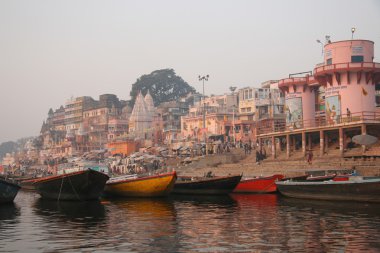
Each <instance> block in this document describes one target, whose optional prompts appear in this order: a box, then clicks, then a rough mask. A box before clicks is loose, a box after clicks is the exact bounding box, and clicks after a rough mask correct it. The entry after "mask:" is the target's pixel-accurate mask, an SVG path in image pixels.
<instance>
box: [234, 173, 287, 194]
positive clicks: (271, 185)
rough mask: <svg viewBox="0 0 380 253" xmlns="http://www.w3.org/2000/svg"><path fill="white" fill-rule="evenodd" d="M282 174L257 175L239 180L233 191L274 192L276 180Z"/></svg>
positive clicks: (279, 178)
mask: <svg viewBox="0 0 380 253" xmlns="http://www.w3.org/2000/svg"><path fill="white" fill-rule="evenodd" d="M283 178H284V176H283V175H273V176H270V177H258V178H252V179H246V180H242V181H240V183H239V184H238V185H237V186H236V188H235V189H234V191H233V192H234V193H274V192H276V191H277V187H276V181H278V180H281V179H283Z"/></svg>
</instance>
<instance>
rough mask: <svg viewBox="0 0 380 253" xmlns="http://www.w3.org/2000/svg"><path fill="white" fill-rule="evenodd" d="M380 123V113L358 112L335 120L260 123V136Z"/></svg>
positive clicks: (337, 117) (316, 118)
mask: <svg viewBox="0 0 380 253" xmlns="http://www.w3.org/2000/svg"><path fill="white" fill-rule="evenodd" d="M369 122H371V123H372V122H376V123H377V122H378V123H380V113H379V112H365V111H363V112H357V113H351V114H341V115H337V116H336V117H334V118H329V117H327V116H320V117H315V118H314V119H312V120H300V121H294V122H291V123H290V122H285V121H274V122H258V123H257V133H258V134H270V133H280V132H285V131H297V130H302V129H309V128H321V127H334V126H344V125H350V124H355V123H369Z"/></svg>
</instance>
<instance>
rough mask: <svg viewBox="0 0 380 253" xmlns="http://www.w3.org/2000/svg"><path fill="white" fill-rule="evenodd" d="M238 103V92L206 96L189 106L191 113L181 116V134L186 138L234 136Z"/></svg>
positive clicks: (201, 138)
mask: <svg viewBox="0 0 380 253" xmlns="http://www.w3.org/2000/svg"><path fill="white" fill-rule="evenodd" d="M237 105H238V96H237V94H224V95H220V96H210V97H205V98H204V99H203V100H202V101H200V102H198V103H195V104H194V106H192V107H190V108H189V114H188V115H187V116H182V117H181V134H182V136H183V138H186V139H196V140H204V139H205V138H206V137H207V136H213V135H221V136H224V137H228V136H232V135H231V134H232V131H231V126H232V123H231V122H232V121H233V117H234V110H235V108H237Z"/></svg>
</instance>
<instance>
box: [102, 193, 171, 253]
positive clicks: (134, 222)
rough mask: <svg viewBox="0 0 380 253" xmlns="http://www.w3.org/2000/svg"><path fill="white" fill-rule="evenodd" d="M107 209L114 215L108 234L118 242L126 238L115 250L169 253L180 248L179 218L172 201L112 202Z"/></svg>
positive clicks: (110, 220) (160, 199)
mask: <svg viewBox="0 0 380 253" xmlns="http://www.w3.org/2000/svg"><path fill="white" fill-rule="evenodd" d="M108 208H109V212H110V213H112V215H110V217H109V222H108V224H107V234H108V236H109V237H110V238H114V239H115V240H116V239H117V238H123V239H122V240H120V241H118V244H117V245H115V244H113V245H112V247H116V249H118V250H127V249H128V251H139V252H163V249H165V250H164V252H166V251H170V250H169V248H176V247H177V246H176V239H175V235H176V233H177V226H176V223H177V218H176V216H177V215H176V212H175V209H174V203H173V201H172V200H171V199H168V198H152V199H150V198H127V199H113V200H112V201H111V202H110V204H109V205H108ZM108 250H112V248H110V249H108Z"/></svg>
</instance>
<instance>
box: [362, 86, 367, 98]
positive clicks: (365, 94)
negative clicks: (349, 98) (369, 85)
mask: <svg viewBox="0 0 380 253" xmlns="http://www.w3.org/2000/svg"><path fill="white" fill-rule="evenodd" d="M362 93H363V95H364V96H367V95H368V92H367V91H366V90H365V89H364V88H363V87H362Z"/></svg>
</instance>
